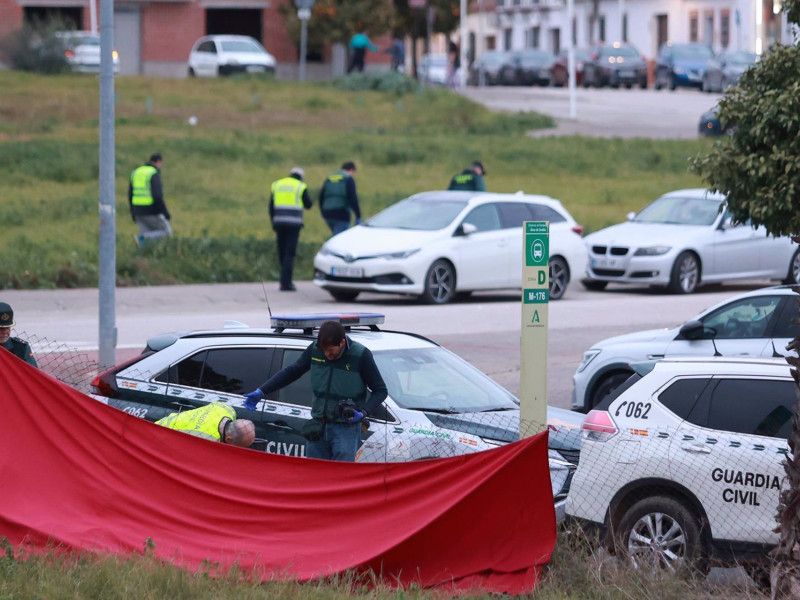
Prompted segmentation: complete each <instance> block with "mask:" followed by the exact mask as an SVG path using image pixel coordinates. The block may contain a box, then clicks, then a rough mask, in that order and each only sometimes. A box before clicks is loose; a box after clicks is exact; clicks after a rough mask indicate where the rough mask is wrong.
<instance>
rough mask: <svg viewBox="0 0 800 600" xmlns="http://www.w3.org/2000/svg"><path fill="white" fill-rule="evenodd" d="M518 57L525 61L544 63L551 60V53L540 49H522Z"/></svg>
mask: <svg viewBox="0 0 800 600" xmlns="http://www.w3.org/2000/svg"><path fill="white" fill-rule="evenodd" d="M518 56H519V59H520V60H521V61H523V62H526V63H532V64H537V65H544V64H547V63H551V62H553V55H552V54H550V53H549V52H544V51H542V50H524V51H522V52H520V53H519V55H518Z"/></svg>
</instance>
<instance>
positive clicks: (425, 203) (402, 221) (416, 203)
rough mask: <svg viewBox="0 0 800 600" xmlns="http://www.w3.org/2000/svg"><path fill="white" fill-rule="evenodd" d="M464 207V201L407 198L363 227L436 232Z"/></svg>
mask: <svg viewBox="0 0 800 600" xmlns="http://www.w3.org/2000/svg"><path fill="white" fill-rule="evenodd" d="M466 205H467V201H466V200H439V199H437V198H424V199H423V198H408V199H406V200H402V201H400V202H398V203H397V204H393V205H392V206H390V207H389V208H387V209H386V210H384V211H382V212H380V213H378V214H377V215H375V216H374V217H372V218H371V219H370V220H369V221H367V222H366V223H364V225H365V226H366V227H376V228H386V229H420V230H424V231H436V230H438V229H444V228H445V227H447V226H448V225H449V224H450V223H452V222H453V219H455V218H456V216H458V214H459V213H460V212H461V211H462V210H464V207H465V206H466Z"/></svg>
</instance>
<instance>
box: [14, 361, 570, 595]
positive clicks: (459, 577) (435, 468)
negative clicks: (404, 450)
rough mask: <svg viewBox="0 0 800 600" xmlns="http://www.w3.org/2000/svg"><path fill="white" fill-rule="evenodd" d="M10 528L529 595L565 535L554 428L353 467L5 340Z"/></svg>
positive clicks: (75, 541) (20, 536)
mask: <svg viewBox="0 0 800 600" xmlns="http://www.w3.org/2000/svg"><path fill="white" fill-rule="evenodd" d="M0 390H1V391H0V394H2V415H3V435H2V436H0V481H2V490H1V491H0V535H3V536H6V537H7V538H8V539H9V541H10V542H11V543H12V544H14V545H19V544H25V545H26V546H27V547H28V548H30V549H31V550H33V551H37V550H42V549H44V548H45V547H46V546H47V545H48V544H56V545H57V546H60V547H62V548H66V549H72V550H87V551H93V552H109V553H114V554H130V553H138V552H141V551H142V550H143V548H144V546H145V544H146V541H147V540H148V539H150V540H152V542H153V543H154V544H155V548H154V554H155V555H156V556H157V557H160V558H163V559H165V560H170V561H172V562H174V563H175V564H177V565H180V566H182V567H184V568H189V569H197V568H198V567H199V566H200V565H201V563H203V562H204V561H210V562H211V564H214V563H218V564H219V566H220V568H222V569H223V570H226V569H227V568H228V567H230V566H232V565H233V564H234V563H236V564H238V566H239V567H240V568H241V569H244V570H245V571H248V572H251V573H252V574H253V576H256V577H262V578H263V579H270V578H281V579H296V580H301V581H302V580H308V579H314V578H318V577H324V576H329V575H334V574H338V573H343V572H345V571H348V570H352V571H355V572H357V573H364V572H367V571H369V570H373V571H374V572H376V573H379V574H382V575H383V576H384V578H385V580H386V582H387V583H389V584H395V585H403V586H406V585H410V584H412V583H415V584H417V585H421V586H424V587H432V586H439V587H447V588H450V589H469V588H477V589H484V590H486V591H496V592H510V593H520V592H524V591H530V590H531V589H533V587H534V585H535V583H536V581H537V580H538V574H539V567H540V566H541V565H544V564H546V563H547V562H548V561H549V559H550V555H551V552H552V550H553V546H554V544H555V515H554V509H553V499H552V492H551V488H550V477H549V473H548V464H547V434H546V433H544V434H540V435H537V436H536V437H533V438H529V439H526V440H524V441H522V442H518V443H515V444H510V445H507V446H504V447H502V448H498V449H496V450H491V451H488V452H480V453H476V454H471V455H466V456H461V457H455V458H448V459H442V460H429V461H420V462H411V463H399V464H398V463H394V464H349V463H335V462H328V461H320V460H313V459H307V458H294V457H289V456H276V455H270V454H264V453H261V452H256V451H252V450H245V449H241V448H235V447H230V446H225V445H222V444H219V443H214V442H209V441H206V440H202V439H199V438H195V437H193V436H190V435H186V434H182V433H179V432H175V431H171V430H169V429H166V428H162V427H159V426H157V425H154V424H152V423H148V422H146V421H143V420H141V419H138V418H135V417H132V416H130V415H128V414H126V413H123V412H122V411H119V410H117V409H115V408H111V407H109V406H106V405H104V404H102V403H100V402H97V401H95V400H93V399H91V398H90V397H88V396H86V395H84V394H81V393H80V392H77V391H75V390H73V389H72V388H70V387H68V386H66V385H64V384H62V383H60V382H58V381H56V380H55V379H52V378H51V377H49V376H47V375H45V374H43V373H42V372H40V371H38V370H36V369H34V368H32V367H30V366H29V365H27V364H25V363H23V362H22V361H21V360H18V359H17V358H16V357H14V356H12V355H11V354H10V353H8V352H2V351H0Z"/></svg>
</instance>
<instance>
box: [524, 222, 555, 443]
mask: <svg viewBox="0 0 800 600" xmlns="http://www.w3.org/2000/svg"><path fill="white" fill-rule="evenodd" d="M523 230H524V236H523V252H524V256H525V260H524V262H523V263H522V264H523V266H522V330H521V336H522V337H521V340H520V369H519V372H520V382H519V383H520V386H519V389H520V415H519V435H520V438H523V437H528V436H531V435H534V434H536V433H539V432H540V431H544V430H545V429H546V428H547V327H548V323H547V320H548V310H547V309H548V302H549V301H550V266H549V264H550V223H548V222H547V221H526V222H525V223H524V226H523Z"/></svg>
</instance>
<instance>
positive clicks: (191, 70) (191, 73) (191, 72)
mask: <svg viewBox="0 0 800 600" xmlns="http://www.w3.org/2000/svg"><path fill="white" fill-rule="evenodd" d="M189 77H197V73H195V72H194V69H193V68H192V67H189Z"/></svg>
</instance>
